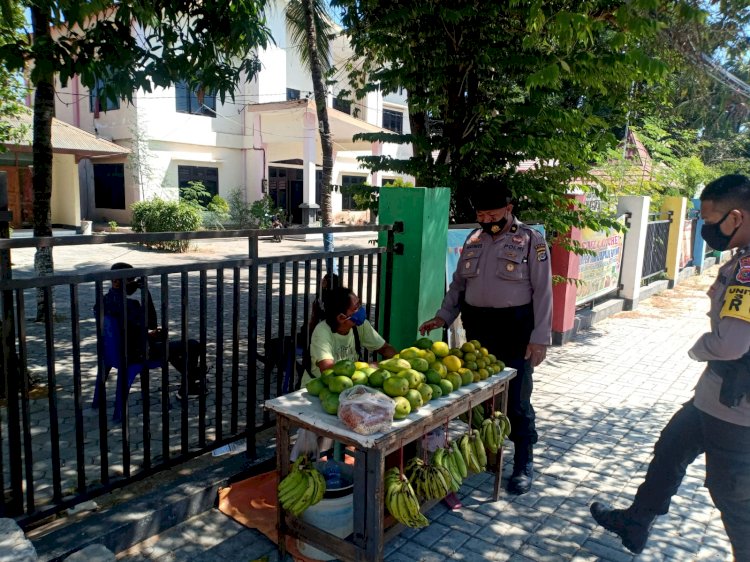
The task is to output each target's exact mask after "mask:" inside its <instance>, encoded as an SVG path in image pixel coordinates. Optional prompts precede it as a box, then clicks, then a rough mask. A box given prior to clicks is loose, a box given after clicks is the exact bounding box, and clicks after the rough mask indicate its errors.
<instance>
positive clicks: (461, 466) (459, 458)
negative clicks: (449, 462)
mask: <svg viewBox="0 0 750 562" xmlns="http://www.w3.org/2000/svg"><path fill="white" fill-rule="evenodd" d="M451 458H452V459H453V461H454V462H455V463H456V467H457V468H458V470H459V474H460V475H461V480H463V479H464V478H466V477H467V476H469V468H468V467H467V466H466V460H465V459H464V456H463V454H462V453H461V449H459V448H458V443H457V442H456V441H454V442H453V443H451Z"/></svg>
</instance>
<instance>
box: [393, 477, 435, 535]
mask: <svg viewBox="0 0 750 562" xmlns="http://www.w3.org/2000/svg"><path fill="white" fill-rule="evenodd" d="M385 507H386V508H388V511H389V512H390V514H391V515H393V517H395V519H396V521H398V522H399V523H402V524H404V525H406V526H407V527H413V528H421V527H426V526H427V525H429V524H430V522H429V521H428V520H427V518H426V517H425V516H424V515H423V514H422V512H421V511H419V500H418V499H417V496H416V494H415V493H414V488H412V485H411V484H410V483H409V480H407V478H406V477H405V476H404V475H402V474H401V472H400V471H399V469H398V467H395V466H394V467H393V468H391V469H389V470H388V471H387V472H386V473H385Z"/></svg>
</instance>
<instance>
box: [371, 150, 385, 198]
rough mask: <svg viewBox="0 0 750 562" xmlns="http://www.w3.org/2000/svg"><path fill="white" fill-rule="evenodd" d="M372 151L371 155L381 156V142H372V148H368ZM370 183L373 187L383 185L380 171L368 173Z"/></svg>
mask: <svg viewBox="0 0 750 562" xmlns="http://www.w3.org/2000/svg"><path fill="white" fill-rule="evenodd" d="M370 150H371V151H372V155H373V156H382V155H383V143H382V142H377V141H376V142H373V143H372V148H371V149H370ZM370 185H371V186H373V187H380V186H381V185H383V180H382V176H381V175H380V172H372V173H371V174H370Z"/></svg>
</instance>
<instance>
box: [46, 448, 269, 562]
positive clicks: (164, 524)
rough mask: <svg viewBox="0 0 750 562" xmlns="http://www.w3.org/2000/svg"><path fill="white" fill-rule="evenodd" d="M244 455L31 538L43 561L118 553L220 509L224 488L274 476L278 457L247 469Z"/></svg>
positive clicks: (263, 457) (261, 455)
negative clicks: (92, 550)
mask: <svg viewBox="0 0 750 562" xmlns="http://www.w3.org/2000/svg"><path fill="white" fill-rule="evenodd" d="M246 465H247V460H246V458H245V455H244V454H243V453H240V454H236V455H233V456H231V457H229V458H227V459H226V460H222V461H219V462H217V463H215V464H213V465H212V466H210V467H207V468H203V469H199V470H196V472H194V473H192V474H190V475H188V476H185V477H182V478H179V479H177V480H175V481H173V482H171V483H169V484H167V485H165V486H163V487H160V488H159V489H156V490H153V491H151V492H148V493H146V494H144V495H142V496H140V497H137V498H135V499H133V500H128V501H125V502H123V503H120V504H118V505H115V506H114V507H112V508H110V509H107V510H105V511H102V512H92V513H90V514H88V516H86V517H83V518H81V519H78V520H76V521H74V522H71V523H70V524H67V525H65V526H63V527H60V528H56V529H53V530H51V531H50V532H48V533H45V534H43V535H40V536H38V537H34V538H32V542H33V544H34V546H35V547H36V550H37V555H38V556H39V560H40V561H45V562H46V561H50V562H57V561H61V560H64V559H65V558H66V557H67V556H69V555H70V554H72V553H74V552H77V551H79V550H81V549H83V548H85V547H87V546H90V545H93V544H99V545H103V546H105V547H106V548H108V549H109V550H110V551H112V552H114V553H117V552H122V551H123V550H127V549H128V548H130V547H132V546H133V545H136V544H138V543H140V542H142V541H144V540H146V539H148V538H150V537H152V536H154V535H156V534H159V533H161V532H163V531H165V530H167V529H169V528H171V527H174V526H175V525H178V524H179V523H181V522H183V521H185V520H187V519H189V518H191V517H193V516H195V515H198V514H200V513H203V512H205V511H207V510H209V509H211V508H212V507H214V506H215V505H216V502H217V494H218V491H219V488H223V487H226V486H228V485H229V484H231V483H233V482H236V481H238V480H242V479H244V478H248V477H250V476H252V475H255V474H261V473H263V472H267V471H269V470H273V469H274V468H275V465H276V452H275V449H274V448H272V447H268V446H266V447H265V448H259V449H258V459H257V460H255V461H254V462H253V463H252V465H250V466H246Z"/></svg>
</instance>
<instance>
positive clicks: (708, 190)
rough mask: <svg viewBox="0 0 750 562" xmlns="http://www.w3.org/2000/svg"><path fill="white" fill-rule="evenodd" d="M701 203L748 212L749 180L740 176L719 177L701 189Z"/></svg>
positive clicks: (749, 201) (749, 207) (749, 198)
mask: <svg viewBox="0 0 750 562" xmlns="http://www.w3.org/2000/svg"><path fill="white" fill-rule="evenodd" d="M701 201H713V202H714V203H718V204H726V205H728V206H730V207H731V208H739V209H744V210H746V211H750V179H749V178H748V177H747V176H743V175H742V174H727V175H726V176H721V177H720V178H718V179H715V180H714V181H712V182H711V183H709V184H708V185H707V186H706V187H705V188H703V192H702V193H701Z"/></svg>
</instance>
